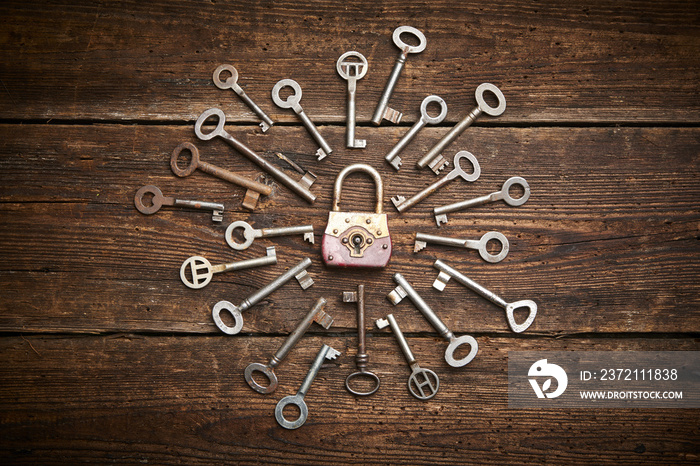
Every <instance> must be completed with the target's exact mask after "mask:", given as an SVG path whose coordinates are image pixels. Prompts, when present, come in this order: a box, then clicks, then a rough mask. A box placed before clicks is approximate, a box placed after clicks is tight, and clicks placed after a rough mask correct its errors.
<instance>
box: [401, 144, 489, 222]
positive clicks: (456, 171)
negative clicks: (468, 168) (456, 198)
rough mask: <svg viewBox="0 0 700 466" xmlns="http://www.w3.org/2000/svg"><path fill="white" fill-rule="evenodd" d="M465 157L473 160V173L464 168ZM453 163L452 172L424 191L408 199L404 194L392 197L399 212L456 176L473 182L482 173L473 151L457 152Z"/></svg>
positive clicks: (470, 160)
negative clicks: (462, 163) (462, 162)
mask: <svg viewBox="0 0 700 466" xmlns="http://www.w3.org/2000/svg"><path fill="white" fill-rule="evenodd" d="M465 159H466V160H468V161H469V162H471V164H472V167H473V168H474V171H472V173H467V172H465V171H464V170H463V169H462V167H461V165H460V163H461V161H462V160H465ZM453 163H454V168H453V169H452V171H451V172H449V173H448V174H446V175H445V176H443V177H442V178H440V179H439V180H437V181H436V182H435V183H433V184H431V185H430V186H428V187H427V188H425V189H424V190H423V191H421V192H419V193H418V194H416V195H415V196H413V197H412V198H410V199H408V200H407V199H406V198H405V197H403V196H394V197H392V198H391V202H392V203H393V204H394V207H396V210H398V211H399V212H403V211H404V210H407V209H409V208H411V207H413V206H414V205H416V204H418V203H419V202H420V201H422V200H423V199H425V198H426V197H428V196H430V195H431V194H433V193H434V192H435V191H437V190H438V189H440V188H441V187H442V186H444V185H446V184H447V183H449V182H450V181H452V180H454V179H456V178H462V179H464V180H465V181H470V182H471V181H476V180H477V179H478V178H479V175H481V167H480V166H479V162H478V161H477V160H476V157H474V155H473V154H472V153H471V152H467V151H465V150H463V151H459V152H457V153H456V154H455V158H454V162H453Z"/></svg>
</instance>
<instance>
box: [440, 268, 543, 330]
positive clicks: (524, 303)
mask: <svg viewBox="0 0 700 466" xmlns="http://www.w3.org/2000/svg"><path fill="white" fill-rule="evenodd" d="M433 267H435V268H436V269H438V270H439V271H440V274H439V275H438V277H437V278H436V279H435V282H434V283H433V288H435V289H437V290H439V291H442V290H444V289H445V285H447V282H448V281H449V280H450V278H454V279H455V280H457V281H458V282H459V283H461V284H462V285H464V286H466V287H467V288H469V289H470V290H472V291H474V292H475V293H477V294H480V295H481V296H483V297H484V298H486V299H488V300H489V301H491V302H492V303H494V304H496V305H498V306H500V307H502V308H503V309H505V311H506V317H507V318H508V325H509V326H510V328H511V330H513V331H514V332H516V333H521V332H524V331H525V330H527V329H528V327H530V325H532V323H533V322H534V321H535V316H536V315H537V303H535V302H534V301H532V300H529V299H523V300H521V301H516V302H513V303H507V302H506V301H505V300H504V299H502V298H500V297H498V296H496V294H495V293H492V292H491V291H489V290H487V289H486V288H484V287H483V286H481V285H479V284H478V283H477V282H475V281H474V280H472V279H471V278H469V277H467V276H466V275H464V274H462V273H460V272H458V271H457V270H455V269H453V268H452V267H450V266H449V265H447V264H445V263H444V262H443V261H441V260H440V259H438V260H436V261H435V263H434V264H433ZM521 307H526V308H527V309H528V310H529V314H528V316H527V319H525V322H523V323H522V324H518V323H516V322H515V316H514V315H513V313H514V312H515V310H516V309H519V308H521Z"/></svg>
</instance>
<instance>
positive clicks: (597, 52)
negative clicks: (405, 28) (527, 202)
mask: <svg viewBox="0 0 700 466" xmlns="http://www.w3.org/2000/svg"><path fill="white" fill-rule="evenodd" d="M513 12H517V14H513ZM0 16H2V18H3V29H2V32H1V33H0V44H1V45H2V47H0V63H1V64H2V65H0V80H1V82H2V87H3V89H0V94H2V96H3V97H1V98H0V114H2V115H3V118H11V119H46V120H49V119H68V120H73V119H80V120H103V121H104V120H138V121H148V120H168V121H183V120H186V121H192V120H194V119H195V118H197V116H198V115H199V113H201V112H202V111H203V110H204V109H206V108H208V107H211V106H220V107H222V108H223V109H225V110H226V111H227V112H231V113H232V114H234V115H235V116H234V119H235V120H236V121H239V122H246V123H251V122H253V121H256V117H255V116H254V115H253V114H252V112H250V111H249V110H248V108H247V107H245V105H243V103H242V102H240V100H239V99H238V98H237V97H236V96H234V95H233V93H231V92H230V91H220V90H219V89H217V88H216V87H215V86H214V85H213V84H212V81H211V73H212V71H213V70H214V69H215V68H216V67H217V66H218V65H219V64H221V63H224V62H230V63H233V64H234V65H235V66H236V67H237V68H238V70H239V73H240V83H241V85H242V86H243V87H244V88H245V89H246V90H247V92H248V93H249V94H250V96H251V97H252V98H253V100H255V101H256V102H257V103H258V105H260V106H261V107H262V108H263V109H264V110H265V111H266V112H268V113H269V114H270V115H271V116H272V118H273V119H274V120H275V121H285V122H297V120H296V117H295V116H294V115H293V114H291V113H289V112H288V111H284V110H281V109H278V108H276V107H275V105H274V104H273V103H272V102H271V99H270V95H269V93H270V90H271V89H272V87H273V85H274V84H275V83H276V82H277V81H278V80H280V79H283V78H288V77H290V78H295V79H297V80H298V81H299V82H300V84H301V86H302V88H303V90H304V99H303V106H304V108H305V109H306V111H307V113H308V114H309V116H310V117H311V118H312V119H313V120H315V121H318V122H333V123H340V122H342V121H344V118H345V82H344V81H343V80H342V79H341V78H340V77H339V76H337V74H336V72H335V62H336V60H337V58H338V57H339V56H340V55H341V54H342V53H343V52H345V51H347V50H351V49H355V50H358V51H360V52H361V53H363V54H365V55H366V57H367V58H368V60H369V63H370V71H369V73H368V75H367V76H366V77H365V78H364V79H363V80H362V81H361V82H360V84H359V91H358V92H359V97H358V121H359V122H360V123H362V124H366V123H367V122H368V121H369V118H370V117H371V115H372V112H373V110H374V106H375V105H376V102H377V100H378V99H379V96H380V94H381V92H382V90H383V87H384V85H385V83H386V79H387V77H388V75H389V71H390V69H391V66H392V63H393V61H394V59H395V56H396V54H397V49H396V47H395V46H394V44H393V43H392V42H391V33H392V31H393V29H394V28H395V27H397V26H399V25H403V24H408V25H412V26H414V27H417V28H419V29H420V30H422V31H423V32H424V33H425V35H426V37H427V40H428V47H427V49H426V51H425V52H423V53H422V54H420V55H417V56H412V57H411V58H410V59H409V60H408V64H407V66H406V69H405V70H404V73H403V75H402V77H401V80H400V83H399V85H398V86H397V88H396V91H395V93H394V96H393V97H392V99H391V104H392V106H393V107H394V108H397V109H399V110H401V111H403V112H404V113H405V114H406V119H405V121H407V122H411V121H412V120H413V119H414V118H415V115H416V114H417V111H418V107H419V104H420V101H421V100H422V99H423V97H425V96H426V95H428V94H438V95H440V96H442V97H443V98H445V99H446V101H447V102H448V104H449V106H450V112H449V114H448V121H447V122H446V123H445V124H446V125H447V124H451V123H453V122H455V121H457V120H459V119H460V118H462V117H463V116H464V115H466V114H467V113H468V111H469V109H470V108H471V107H472V106H473V105H474V97H473V92H474V89H475V88H476V86H477V85H478V84H480V83H482V82H493V83H495V84H497V85H498V86H500V87H501V89H502V91H503V92H504V94H505V95H506V99H507V101H508V110H507V111H506V113H505V114H504V115H503V116H501V117H500V118H499V119H498V120H496V122H497V123H496V124H498V125H501V124H509V123H515V122H527V123H557V124H560V123H562V122H575V123H591V122H604V123H610V122H614V123H622V122H628V123H629V122H680V123H688V122H690V123H698V118H697V115H698V114H700V112H699V111H698V110H700V98H699V97H698V96H699V95H700V93H698V82H700V79H699V78H700V75H699V72H698V70H700V58H699V57H698V54H697V53H696V51H697V50H698V47H700V29H699V27H700V26H698V21H697V8H696V5H695V4H694V3H693V2H674V3H668V2H663V3H659V2H654V1H629V2H624V3H620V2H596V4H595V5H591V4H590V3H589V2H572V1H559V2H548V3H546V4H541V3H538V4H532V3H531V2H527V1H515V2H514V1H498V2H491V3H489V4H484V3H483V2H460V3H459V4H456V3H454V2H451V1H448V0H441V1H432V2H430V4H429V5H428V4H410V5H406V4H405V2H396V1H392V2H374V1H365V0H354V1H351V2H345V3H344V4H343V6H342V8H340V7H338V5H337V4H336V3H335V2H329V1H322V2H313V3H305V2H274V3H269V2H257V1H235V2H226V1H223V2H222V1H219V2H209V3H207V2H204V3H199V2H198V3H191V2H185V1H169V2H148V4H139V3H138V2H137V3H131V2H110V3H107V4H102V3H98V4H96V3H94V2H78V3H77V4H76V3H75V2H53V3H51V4H47V3H46V2H27V1H21V2H9V1H6V2H3V4H2V5H1V6H0ZM485 120H486V121H488V123H484V121H485ZM484 124H491V120H490V119H486V118H484V119H482V120H481V121H480V122H477V125H484Z"/></svg>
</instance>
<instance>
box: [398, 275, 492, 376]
mask: <svg viewBox="0 0 700 466" xmlns="http://www.w3.org/2000/svg"><path fill="white" fill-rule="evenodd" d="M394 281H395V282H396V283H397V284H398V285H399V286H397V287H396V288H395V289H394V291H392V292H391V293H389V296H387V298H389V301H391V302H392V304H394V305H397V304H398V303H400V302H401V300H402V299H403V298H405V297H406V296H408V297H409V298H410V299H411V301H412V302H413V304H414V305H415V306H416V307H417V308H418V310H419V311H420V312H421V314H423V316H424V317H425V318H426V319H427V321H428V322H430V325H432V326H433V327H434V328H435V330H437V332H438V333H439V334H440V336H441V337H443V338H444V339H446V340H447V341H449V342H450V344H449V345H448V346H447V349H446V350H445V361H447V364H449V365H450V366H452V367H462V366H466V365H467V364H469V363H470V362H471V361H472V359H474V356H476V353H477V352H478V351H479V345H478V344H477V342H476V340H475V339H474V337H472V336H470V335H462V336H461V337H456V336H455V335H454V333H452V332H451V331H450V329H448V328H447V326H446V325H445V324H444V322H443V321H442V320H440V318H439V317H438V316H437V314H435V311H433V310H432V309H431V308H430V306H428V304H427V303H426V302H425V301H423V298H421V297H420V295H419V294H418V292H417V291H416V290H415V289H414V288H413V287H412V286H411V284H410V283H408V280H406V279H405V278H404V277H403V275H401V274H400V273H395V274H394ZM465 343H466V344H467V345H469V348H470V349H469V354H467V355H466V356H465V357H463V358H462V359H455V357H454V353H455V351H457V348H459V347H460V346H462V345H463V344H465Z"/></svg>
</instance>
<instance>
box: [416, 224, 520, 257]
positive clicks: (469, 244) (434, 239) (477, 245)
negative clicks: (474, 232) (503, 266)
mask: <svg viewBox="0 0 700 466" xmlns="http://www.w3.org/2000/svg"><path fill="white" fill-rule="evenodd" d="M491 240H496V241H498V242H499V243H500V245H501V247H500V249H499V252H498V254H491V253H490V252H489V251H488V250H487V249H486V245H487V244H488V242H489V241H491ZM427 243H433V244H441V245H443V246H454V247H458V248H466V249H476V250H477V251H479V254H480V255H481V258H482V259H484V260H485V261H486V262H491V263H495V262H500V261H502V260H503V259H505V257H506V256H507V255H508V250H509V249H510V245H509V244H508V238H506V237H505V236H504V235H503V234H502V233H499V232H497V231H489V232H486V233H484V235H483V236H482V237H481V238H480V239H478V240H472V239H459V238H446V237H444V236H436V235H428V234H426V233H416V242H415V243H414V246H413V252H418V251H422V250H423V249H425V247H426V246H427Z"/></svg>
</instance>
